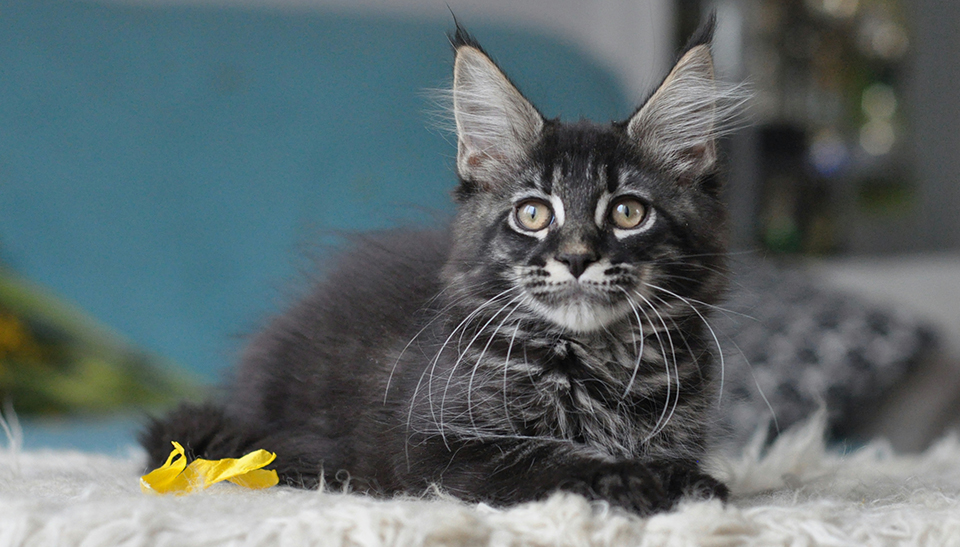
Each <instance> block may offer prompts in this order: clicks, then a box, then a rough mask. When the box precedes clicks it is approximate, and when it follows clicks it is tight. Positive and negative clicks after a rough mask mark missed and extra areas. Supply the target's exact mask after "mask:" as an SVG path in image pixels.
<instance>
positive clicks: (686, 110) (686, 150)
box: [627, 17, 723, 182]
mask: <svg viewBox="0 0 960 547" xmlns="http://www.w3.org/2000/svg"><path fill="white" fill-rule="evenodd" d="M714 25H715V20H714V18H713V17H711V18H710V20H708V21H707V22H706V23H705V24H704V25H703V26H702V27H701V28H700V29H699V30H698V31H697V33H696V34H695V35H694V37H693V38H692V39H691V42H690V43H691V46H688V48H687V50H686V52H685V53H684V54H683V55H682V56H681V57H680V60H679V61H677V63H676V65H674V67H673V69H672V70H671V71H670V74H668V75H667V77H666V78H665V79H664V80H663V83H662V84H660V87H659V88H657V90H656V91H655V92H654V93H653V95H651V96H650V98H649V99H648V100H647V102H646V103H644V105H643V106H642V107H640V109H639V110H637V112H636V113H635V114H634V115H633V116H632V117H631V118H630V120H629V121H628V122H627V134H628V135H629V137H630V138H631V139H632V140H633V141H634V142H635V143H636V144H637V145H638V146H639V148H640V150H641V152H642V153H643V154H644V156H645V157H647V158H648V159H650V160H652V161H653V162H654V163H655V164H656V165H657V166H658V167H660V168H661V169H663V170H665V171H667V172H668V173H671V174H672V175H674V176H675V177H677V179H678V180H680V181H681V182H691V181H695V180H697V179H699V178H700V177H701V176H703V175H705V174H708V173H709V172H710V171H711V170H713V168H714V167H715V165H716V162H717V143H716V140H717V125H718V122H719V120H718V114H717V108H718V102H719V101H721V100H722V98H723V97H722V92H721V91H718V87H717V84H716V81H715V78H714V69H713V56H712V54H711V53H710V40H711V38H712V36H713V28H714Z"/></svg>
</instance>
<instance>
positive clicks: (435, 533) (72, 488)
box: [0, 420, 960, 547]
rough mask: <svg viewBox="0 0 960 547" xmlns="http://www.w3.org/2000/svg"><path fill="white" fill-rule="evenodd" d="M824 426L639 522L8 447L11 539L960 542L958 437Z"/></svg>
mask: <svg viewBox="0 0 960 547" xmlns="http://www.w3.org/2000/svg"><path fill="white" fill-rule="evenodd" d="M822 429H823V425H822V423H821V422H820V421H818V420H813V421H811V422H810V423H808V424H807V425H805V426H803V427H801V428H798V429H795V430H792V431H790V432H787V433H786V434H784V435H781V436H780V438H779V439H778V440H777V441H776V442H775V443H774V444H773V445H772V446H771V447H768V448H767V449H766V450H760V449H759V444H757V445H755V446H753V447H751V448H748V449H747V450H746V451H745V452H744V454H743V455H742V456H739V457H737V458H727V459H724V460H721V461H717V462H715V465H714V467H715V469H716V474H717V475H718V476H720V477H723V478H724V479H725V480H726V481H727V482H728V483H729V484H730V486H731V488H732V490H733V491H734V493H735V495H734V498H733V500H732V501H731V502H730V503H729V504H727V505H726V506H724V505H723V504H721V503H719V502H699V503H685V504H682V505H681V506H680V507H679V508H677V509H676V510H675V511H673V512H670V513H666V514H661V515H657V516H654V517H651V518H648V519H640V518H637V517H633V516H631V515H627V514H625V513H621V512H619V511H615V510H611V509H609V508H607V507H605V506H603V505H590V504H588V503H587V502H586V501H584V500H583V499H582V498H579V497H576V496H568V495H555V496H553V497H551V498H549V499H548V500H545V501H543V502H539V503H531V504H527V505H523V506H519V507H515V508H512V509H509V510H494V509H491V508H488V507H485V506H475V505H465V504H461V503H459V502H456V501H453V500H450V499H443V498H439V497H438V498H434V499H430V500H411V499H397V500H390V501H378V500H373V499H370V498H365V497H361V496H357V495H344V494H341V493H336V492H317V491H302V490H294V489H291V488H286V487H276V488H272V489H268V490H264V491H250V490H244V489H241V488H239V487H236V486H234V485H231V484H217V485H215V486H213V487H211V488H210V489H208V490H206V491H204V492H202V493H199V494H194V495H190V496H184V497H161V496H151V495H147V494H143V493H141V491H140V486H139V476H140V474H141V472H142V471H143V468H142V455H141V454H139V453H132V454H131V455H130V456H129V457H128V458H122V459H118V458H110V457H106V456H100V455H94V454H85V453H78V452H51V451H35V452H19V451H17V450H14V449H5V450H0V547H2V546H8V545H58V546H59V545H84V546H98V545H176V546H180V547H182V546H190V545H310V544H313V545H351V546H375V545H544V546H551V547H556V546H564V545H570V546H586V545H605V546H617V545H717V546H720V545H788V544H789V545H920V544H923V545H944V544H949V542H950V541H957V538H960V441H958V439H957V438H956V437H947V438H944V439H943V440H941V441H940V442H938V443H937V444H935V445H934V446H933V447H931V448H930V449H929V450H927V451H926V452H925V453H924V454H922V455H914V456H903V455H896V454H894V453H893V452H892V451H891V450H890V449H889V448H888V447H887V445H886V444H885V443H883V442H881V441H877V442H874V443H871V444H869V445H867V446H865V447H863V448H861V449H859V450H857V451H855V452H852V453H848V454H840V453H839V452H836V451H831V450H827V449H825V447H824V444H823V442H822V440H821V439H822V434H821V433H822Z"/></svg>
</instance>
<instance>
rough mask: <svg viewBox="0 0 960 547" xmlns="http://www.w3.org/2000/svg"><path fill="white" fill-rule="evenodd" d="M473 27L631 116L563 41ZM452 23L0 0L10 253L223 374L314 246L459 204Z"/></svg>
mask: <svg viewBox="0 0 960 547" xmlns="http://www.w3.org/2000/svg"><path fill="white" fill-rule="evenodd" d="M465 23H466V24H467V26H468V28H470V30H471V31H472V32H473V33H474V34H475V35H476V36H477V37H478V39H480V41H481V43H483V44H484V45H485V47H486V49H488V50H489V51H490V52H491V53H492V54H493V56H494V57H495V58H496V59H498V60H499V61H500V62H501V64H502V65H503V67H504V69H505V70H506V72H507V73H508V74H510V75H512V76H513V78H514V80H515V81H516V82H517V83H518V85H519V86H520V88H521V89H522V90H523V91H524V92H525V93H526V94H527V95H528V96H529V97H530V98H531V99H532V100H533V101H534V102H535V103H536V104H537V105H538V106H539V107H540V108H541V110H542V111H543V112H544V113H545V114H546V115H547V116H550V117H553V116H557V115H560V114H563V117H564V118H572V119H576V118H579V117H580V116H585V117H589V118H593V119H598V120H602V121H606V120H610V119H613V118H623V117H625V116H627V115H628V114H629V113H630V105H629V104H627V103H626V101H625V99H624V96H623V94H622V92H621V90H620V89H619V88H618V87H617V84H616V82H615V80H614V78H613V77H612V76H611V75H610V74H609V73H608V72H606V71H605V70H603V69H602V68H601V67H599V66H598V65H597V64H596V63H595V62H594V61H592V60H591V59H589V58H587V57H585V56H584V55H583V54H582V53H580V52H579V51H578V50H577V49H575V48H574V47H573V46H571V45H570V44H568V43H566V42H565V41H563V40H561V39H558V38H556V37H550V36H544V35H538V34H534V33H531V32H527V31H524V30H522V29H511V28H502V27H495V26H491V25H486V24H482V23H477V24H475V25H472V24H470V22H469V21H466V22H465ZM451 26H452V22H451V19H450V17H449V14H447V13H438V14H437V18H436V19H435V20H428V21H415V20H399V19H390V18H385V17H374V16H366V17H364V16H353V15H343V14H334V13H317V12H301V13H273V12H269V11H256V10H252V9H213V8H209V9H206V8H205V9H200V8H190V7H165V8H156V7H144V6H130V5H126V6H125V5H110V4H97V3H92V2H71V1H55V0H23V1H10V0H4V1H0V70H2V76H0V260H2V261H3V262H5V263H6V264H8V265H9V266H12V267H13V268H14V269H15V270H16V271H18V272H19V273H21V274H23V275H26V276H27V277H29V278H31V279H33V280H35V281H38V282H40V283H42V284H44V285H46V286H47V287H49V288H50V289H51V290H52V291H54V292H55V293H56V294H58V295H60V296H62V297H64V298H66V299H68V300H70V301H72V302H74V303H76V304H78V305H79V306H80V307H82V308H83V309H85V310H87V311H89V312H90V313H91V314H93V315H94V316H95V317H97V318H98V319H99V320H101V321H103V322H105V323H106V324H107V325H109V326H111V327H112V328H114V329H116V330H117V331H119V332H120V333H121V334H123V335H125V336H126V337H128V338H130V339H131V340H132V341H133V342H134V343H136V344H139V345H141V346H142V347H144V348H146V349H148V350H151V351H154V352H157V353H159V354H162V355H164V356H166V357H169V358H172V359H173V360H174V361H176V362H179V363H181V364H183V365H185V366H186V367H189V368H190V369H192V370H194V371H196V372H197V373H199V374H200V375H201V376H202V378H204V379H205V380H208V381H215V380H217V379H218V378H219V376H220V371H222V370H223V369H224V368H225V367H226V366H227V365H229V364H230V363H231V362H232V361H233V360H234V356H235V354H236V352H237V351H238V350H239V348H240V347H241V345H242V341H241V340H240V339H239V337H238V336H239V335H242V334H244V333H248V332H250V331H252V330H253V329H255V328H256V326H257V325H258V324H259V323H260V322H261V321H262V320H263V318H264V316H265V315H266V314H268V313H269V312H271V311H273V310H276V309H277V308H278V307H280V306H282V304H283V302H284V301H285V300H286V298H287V296H286V295H289V294H291V293H295V292H296V287H297V286H298V284H297V281H296V280H297V279H298V274H297V268H298V266H303V265H304V264H305V261H303V260H301V257H302V256H303V249H304V248H310V247H311V245H312V244H313V243H314V242H316V241H320V240H325V239H326V236H325V234H329V231H330V230H347V231H351V230H368V229H373V228H382V227H385V226H390V225H395V224H397V223H409V222H426V223H430V222H435V219H436V218H445V217H446V216H448V215H449V212H450V210H451V208H452V205H451V201H450V199H449V194H450V191H451V190H452V189H453V187H454V184H455V175H454V172H453V158H454V154H455V146H454V141H453V138H452V137H451V135H449V134H446V133H444V131H442V130H439V129H436V128H435V127H434V125H435V124H434V122H432V121H431V115H430V112H431V111H435V110H436V106H435V105H434V104H433V103H432V101H431V100H430V99H429V98H427V96H426V95H427V94H426V93H425V90H429V89H436V88H442V87H444V86H445V85H447V82H448V81H449V80H450V76H449V73H450V64H451V60H452V54H451V50H450V46H449V44H448V42H447V38H446V36H445V33H446V32H447V31H448V30H450V28H451ZM431 219H434V220H431Z"/></svg>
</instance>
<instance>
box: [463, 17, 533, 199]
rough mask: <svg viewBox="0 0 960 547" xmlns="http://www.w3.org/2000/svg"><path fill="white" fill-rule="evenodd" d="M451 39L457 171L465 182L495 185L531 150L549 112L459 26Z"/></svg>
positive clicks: (483, 186) (485, 185) (488, 185)
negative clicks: (527, 95)
mask: <svg viewBox="0 0 960 547" xmlns="http://www.w3.org/2000/svg"><path fill="white" fill-rule="evenodd" d="M451 41H452V43H453V44H454V47H456V61H455V63H454V68H453V114H454V119H455V121H456V124H457V170H458V171H459V173H460V177H461V178H462V179H463V180H464V181H470V182H474V183H478V184H479V185H480V187H481V188H490V187H493V186H496V185H497V181H498V180H502V179H503V177H504V176H505V175H507V174H509V173H510V172H511V171H512V170H515V169H516V168H517V167H518V166H519V164H520V163H521V162H522V160H523V159H524V158H525V157H526V155H527V154H528V153H529V150H530V148H531V147H532V146H533V145H534V144H535V143H536V141H537V140H538V139H539V137H540V132H541V130H542V129H543V123H544V122H543V116H541V115H540V113H539V112H537V109H536V108H534V106H533V105H532V104H530V102H529V101H527V99H525V98H524V97H523V95H521V94H520V92H519V91H518V90H517V88H516V87H515V86H514V85H513V84H512V83H511V82H510V80H509V79H507V77H506V76H505V75H504V74H503V72H502V71H501V70H500V69H499V68H498V67H497V65H496V64H495V63H494V62H493V61H492V60H491V59H490V58H489V57H488V56H487V55H486V54H485V53H484V52H483V50H482V49H480V47H479V46H478V45H477V44H476V42H475V41H474V40H473V38H471V37H470V35H469V34H467V33H466V32H465V31H463V29H462V28H461V27H460V26H459V25H458V26H457V32H456V34H455V35H454V36H453V37H452V38H451Z"/></svg>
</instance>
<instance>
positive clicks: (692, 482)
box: [647, 462, 730, 502]
mask: <svg viewBox="0 0 960 547" xmlns="http://www.w3.org/2000/svg"><path fill="white" fill-rule="evenodd" d="M647 467H648V468H649V469H650V471H651V472H652V473H653V474H655V475H657V476H658V477H660V480H661V481H662V483H663V486H664V488H665V489H666V490H667V491H668V492H671V493H673V494H675V495H676V496H677V498H678V499H679V498H680V497H689V498H693V499H697V500H705V499H719V500H720V501H724V502H725V501H727V498H729V497H730V489H729V488H727V485H725V484H723V483H722V482H720V481H718V480H717V479H715V478H713V477H711V476H710V475H707V474H706V473H704V472H702V471H700V469H699V467H698V466H697V465H696V464H689V463H679V462H651V463H648V464H647Z"/></svg>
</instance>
